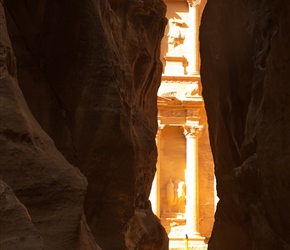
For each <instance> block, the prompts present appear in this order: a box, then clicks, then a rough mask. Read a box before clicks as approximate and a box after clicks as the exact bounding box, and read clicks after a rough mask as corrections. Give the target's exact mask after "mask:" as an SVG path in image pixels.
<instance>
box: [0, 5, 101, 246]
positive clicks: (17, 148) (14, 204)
mask: <svg viewBox="0 0 290 250" xmlns="http://www.w3.org/2000/svg"><path fill="white" fill-rule="evenodd" d="M0 19H1V20H0V21H1V22H0V23H1V27H0V33H1V37H0V81H1V84H0V93H1V96H0V100H1V101H0V110H1V120H0V162H1V168H0V177H1V179H2V180H3V181H4V182H6V183H7V184H8V185H9V186H10V187H11V188H12V189H13V190H14V192H15V194H16V197H17V198H18V199H19V201H18V200H17V198H16V197H15V196H14V194H13V191H12V189H10V188H8V187H7V186H6V185H5V184H4V183H1V231H0V238H1V249H3V250H10V249H11V250H12V249H13V250H14V249H44V248H43V244H44V246H45V249H67V250H71V249H89V248H87V247H82V244H81V243H80V242H79V239H80V237H79V235H82V234H84V233H85V234H86V235H88V233H87V231H85V232H82V230H83V227H81V225H82V224H83V222H82V221H81V217H82V215H83V202H84V198H85V192H86V187H87V180H86V178H85V177H84V176H83V175H82V174H81V173H80V171H79V169H77V168H76V167H74V166H72V165H71V164H69V163H68V162H67V160H66V159H65V158H64V157H63V155H62V154H61V153H60V152H59V151H58V150H57V149H56V148H55V146H54V143H53V141H52V140H51V138H50V137H49V136H48V135H47V134H46V133H45V132H44V131H43V129H42V128H41V127H40V126H39V124H38V123H37V121H36V120H35V118H34V117H33V116H32V114H31V112H30V111H29V109H28V107H27V104H26V102H25V100H24V97H23V95H22V92H21V90H20V88H19V86H18V83H17V79H16V76H17V74H16V72H17V69H16V60H15V57H14V54H13V51H12V47H11V44H10V40H9V37H8V34H7V30H6V23H5V15H4V9H3V2H2V1H1V2H0ZM26 209H27V210H26ZM2 216H3V217H2ZM12 216H13V217H14V218H11V217H12ZM30 217H31V220H30ZM2 223H3V226H2ZM86 237H87V238H90V239H89V240H88V241H87V243H86V244H89V243H91V244H92V245H93V246H94V249H97V245H96V243H95V241H94V239H93V237H92V236H86ZM41 238H42V240H43V242H42V240H41Z"/></svg>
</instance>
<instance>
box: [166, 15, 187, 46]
mask: <svg viewBox="0 0 290 250" xmlns="http://www.w3.org/2000/svg"><path fill="white" fill-rule="evenodd" d="M183 25H184V22H183V21H182V20H179V19H175V18H173V19H171V20H170V29H169V32H168V34H167V36H168V51H169V52H171V51H173V50H175V48H176V47H178V46H180V45H181V44H183V42H184V39H185V35H184V32H183V29H182V27H183Z"/></svg>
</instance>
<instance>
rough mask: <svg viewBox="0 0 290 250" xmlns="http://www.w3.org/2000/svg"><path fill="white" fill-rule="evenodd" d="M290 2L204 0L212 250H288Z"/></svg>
mask: <svg viewBox="0 0 290 250" xmlns="http://www.w3.org/2000/svg"><path fill="white" fill-rule="evenodd" d="M289 27H290V5H289V2H288V1H283V0H274V1H267V0H262V1H242V0H208V3H207V5H206V8H205V11H204V13H203V18H202V24H201V30H200V42H201V61H202V65H201V76H202V83H203V96H204V99H205V105H206V110H207V115H208V121H209V132H210V139H211V147H212V151H213V155H214V162H215V174H216V177H217V191H218V196H219V198H220V201H219V204H218V209H217V212H216V215H215V224H214V229H213V232H212V236H211V239H210V242H209V249H217V250H219V249H220V250H229V249H235V250H239V249H241V250H245V249H259V250H274V249H275V250H276V249H277V250H278V249H279V250H280V249H290V214H289V211H290V199H289V197H290V186H289V183H290V182H289V180H290V84H289V79H290V71H289V69H290V47H289V44H290V32H289Z"/></svg>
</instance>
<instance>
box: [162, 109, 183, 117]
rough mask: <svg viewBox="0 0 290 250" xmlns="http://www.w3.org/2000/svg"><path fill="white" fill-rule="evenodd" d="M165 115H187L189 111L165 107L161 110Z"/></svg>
mask: <svg viewBox="0 0 290 250" xmlns="http://www.w3.org/2000/svg"><path fill="white" fill-rule="evenodd" d="M159 115H160V116H163V117H187V112H186V110H184V109H163V110H160V112H159Z"/></svg>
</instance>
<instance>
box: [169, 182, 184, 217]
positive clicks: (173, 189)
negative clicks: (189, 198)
mask: <svg viewBox="0 0 290 250" xmlns="http://www.w3.org/2000/svg"><path fill="white" fill-rule="evenodd" d="M185 200H186V197H185V183H184V181H181V180H180V179H176V180H175V181H174V182H172V179H170V180H169V181H168V183H167V184H166V202H167V205H168V212H169V213H170V212H171V208H172V206H175V205H177V206H178V207H177V212H180V207H179V205H181V204H183V203H184V202H185Z"/></svg>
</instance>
